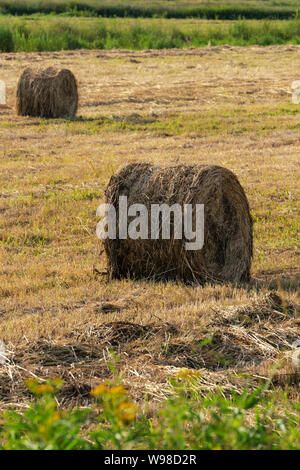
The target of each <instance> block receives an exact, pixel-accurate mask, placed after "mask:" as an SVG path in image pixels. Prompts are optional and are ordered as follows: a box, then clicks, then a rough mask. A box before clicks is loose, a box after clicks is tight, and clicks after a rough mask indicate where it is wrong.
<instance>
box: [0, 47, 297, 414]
mask: <svg viewBox="0 0 300 470" xmlns="http://www.w3.org/2000/svg"><path fill="white" fill-rule="evenodd" d="M28 65H30V66H32V67H46V66H50V65H55V66H57V67H64V68H70V69H71V70H72V71H73V72H74V74H75V75H76V77H77V79H78V85H79V93H80V107H79V110H78V114H77V118H76V119H75V120H72V121H66V120H63V119H59V120H44V119H33V118H22V117H17V116H16V112H15V109H14V101H15V93H16V85H17V80H18V77H19V75H20V73H21V71H22V69H23V68H24V67H25V66H28ZM299 70H300V46H271V47H266V48H260V47H249V48H238V47H229V46H224V47H221V46H220V47H207V48H205V49H193V48H190V49H186V50H176V49H173V50H161V51H155V50H151V51H150V50H146V51H137V52H133V51H125V50H123V51H119V50H114V51H99V50H97V51H85V50H81V51H77V52H67V51H66V52H59V53H58V52H53V53H52V52H51V53H47V52H44V53H10V54H8V53H7V54H1V56H0V79H4V80H5V82H6V84H7V103H8V105H9V106H10V108H5V107H3V108H2V109H0V170H1V171H0V257H1V258H0V262H1V272H0V298H1V300H0V340H3V341H4V342H5V345H6V348H7V356H8V359H9V361H10V362H9V363H7V364H5V365H2V366H1V365H0V409H4V408H7V407H10V406H14V407H18V406H20V407H23V406H26V404H27V403H28V400H29V399H30V394H29V392H28V390H27V388H26V386H25V385H24V379H25V378H26V377H32V376H33V377H40V378H43V377H47V376H52V377H57V376H60V377H62V378H63V379H64V386H63V388H62V390H61V395H60V400H61V401H60V403H61V404H70V403H71V404H76V403H78V404H86V403H88V401H89V399H90V398H89V397H90V395H89V392H90V390H91V388H93V387H94V386H95V385H97V384H99V383H101V381H102V380H105V379H107V378H109V377H111V375H112V372H111V369H110V368H109V367H108V365H109V363H110V362H111V361H112V354H111V351H112V350H114V351H115V352H116V353H117V356H118V358H119V362H118V364H117V366H116V367H117V370H118V372H119V373H120V374H121V376H122V379H123V383H124V384H125V385H126V387H127V388H128V390H129V393H130V394H131V396H132V397H133V399H134V400H136V401H140V402H142V401H143V399H144V397H145V394H147V396H148V400H149V403H150V407H151V406H154V407H155V406H157V405H156V403H157V402H160V401H161V400H162V399H163V398H164V397H165V396H166V395H167V394H168V387H169V385H168V379H169V378H170V377H172V376H174V375H175V374H177V373H178V371H180V370H181V369H182V368H187V369H197V370H199V371H200V373H201V376H200V382H199V391H200V393H203V394H205V393H207V391H210V390H216V389H218V387H222V389H223V391H224V393H226V392H229V391H233V390H235V391H237V392H239V391H240V390H242V389H243V388H244V387H245V386H248V387H249V388H251V387H255V386H256V385H257V384H258V383H259V382H261V381H263V382H264V381H265V380H267V378H268V377H270V375H272V374H273V379H272V385H271V386H272V387H273V388H275V389H278V390H279V391H280V390H285V391H286V392H287V393H288V397H289V399H290V400H293V401H294V400H299V368H297V367H296V365H293V362H292V360H291V354H292V353H293V351H294V350H293V349H292V344H293V342H294V341H295V340H296V339H297V338H299V330H300V328H299V327H300V319H299V305H300V302H299V296H298V293H297V291H298V288H299V271H300V270H299V251H298V252H297V243H298V239H297V229H298V231H299V174H300V173H299V163H300V159H299V157H300V106H297V105H293V104H292V103H291V93H290V86H291V82H292V81H293V80H296V79H300V75H299V74H300V72H299ZM137 161H139V162H142V161H149V162H153V163H157V164H176V163H189V164H194V163H200V164H201V163H210V164H217V165H222V166H225V167H227V168H229V169H230V170H232V171H233V172H234V173H235V174H236V175H237V176H238V178H239V180H240V182H241V184H242V185H243V187H244V189H245V191H246V194H247V197H248V199H249V203H250V207H251V213H252V216H253V220H254V259H253V267H252V281H251V283H250V284H246V285H239V286H233V285H226V286H221V285H217V286H213V285H206V286H197V285H195V286H185V285H183V284H180V283H179V284H176V283H167V284H163V283H156V284H155V283H151V282H147V281H144V282H134V281H131V280H123V281H112V282H108V281H107V278H106V276H105V268H106V260H105V255H104V253H103V250H102V245H101V242H100V241H99V240H98V239H97V237H96V233H95V231H96V224H97V221H98V219H97V217H96V209H97V207H98V205H99V204H100V203H101V202H103V201H104V189H105V186H106V184H107V183H108V180H109V178H110V176H111V175H112V174H113V173H114V172H116V171H117V170H118V169H119V168H121V167H122V166H123V165H125V164H127V163H130V162H137ZM297 256H298V257H297ZM275 366H276V367H277V368H276V371H275V372H274V367H275ZM278 407H279V402H278ZM277 411H278V410H277Z"/></svg>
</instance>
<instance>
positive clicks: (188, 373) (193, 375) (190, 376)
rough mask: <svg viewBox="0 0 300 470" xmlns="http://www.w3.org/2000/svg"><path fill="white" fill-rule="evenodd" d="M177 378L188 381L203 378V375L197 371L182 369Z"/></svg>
mask: <svg viewBox="0 0 300 470" xmlns="http://www.w3.org/2000/svg"><path fill="white" fill-rule="evenodd" d="M176 375H177V377H179V378H180V379H186V380H196V379H199V378H200V377H201V373H200V372H199V371H197V370H192V369H184V368H183V369H180V371H179V372H177V374H176Z"/></svg>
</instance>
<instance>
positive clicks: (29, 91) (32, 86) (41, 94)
mask: <svg viewBox="0 0 300 470" xmlns="http://www.w3.org/2000/svg"><path fill="white" fill-rule="evenodd" d="M77 107H78V91H77V83H76V79H75V77H74V75H73V73H72V72H71V71H70V70H67V69H62V70H57V69H55V68H53V67H49V68H47V69H46V70H42V71H34V70H32V69H31V68H27V69H25V70H24V72H23V73H22V75H21V77H20V79H19V82H18V88H17V113H18V115H19V116H33V117H43V118H73V117H74V116H75V114H76V111H77Z"/></svg>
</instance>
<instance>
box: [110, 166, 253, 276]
mask: <svg viewBox="0 0 300 470" xmlns="http://www.w3.org/2000/svg"><path fill="white" fill-rule="evenodd" d="M105 195H106V203H110V204H113V205H114V207H115V209H116V214H117V221H118V219H119V205H118V203H119V197H120V196H127V198H128V207H129V206H130V205H131V204H135V203H139V204H144V205H145V206H146V207H147V209H148V215H149V217H150V205H151V204H168V205H169V206H171V205H173V204H175V203H177V204H180V205H181V207H183V204H192V205H193V215H194V211H195V205H196V204H204V245H203V248H202V249H201V250H195V251H192V250H186V246H185V242H186V240H185V239H184V237H183V239H181V240H177V239H174V230H173V229H172V222H173V221H172V218H171V239H169V240H163V239H162V238H161V236H160V238H159V239H157V240H152V239H151V238H150V237H149V239H146V240H143V239H137V240H132V239H130V238H128V237H127V239H125V240H121V239H119V237H118V235H119V234H118V229H117V238H116V239H109V238H107V239H106V240H104V241H103V243H104V248H105V252H106V255H107V259H108V268H109V275H110V277H111V278H118V279H120V278H123V277H131V278H135V279H145V278H146V279H155V280H172V279H179V280H182V281H184V282H198V283H203V282H206V281H209V282H239V281H249V279H250V267H251V259H252V249H253V233H252V219H251V215H250V211H249V204H248V201H247V198H246V195H245V192H244V190H243V188H242V186H241V185H240V183H239V181H238V179H237V177H236V176H235V175H234V174H233V173H232V172H231V171H229V170H227V169H226V168H222V167H220V166H199V165H195V166H188V165H180V166H173V167H158V166H153V165H151V164H148V163H136V164H130V165H128V166H126V167H125V168H123V169H122V170H121V171H120V172H119V173H117V174H116V175H114V176H112V177H111V179H110V181H109V183H108V186H107V188H106V192H105ZM133 218H134V217H132V218H130V217H128V223H130V221H131V220H132V219H133ZM148 225H149V227H150V225H151V224H150V220H149V223H148Z"/></svg>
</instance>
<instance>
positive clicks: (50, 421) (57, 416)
mask: <svg viewBox="0 0 300 470" xmlns="http://www.w3.org/2000/svg"><path fill="white" fill-rule="evenodd" d="M59 420H60V414H59V413H57V412H56V413H53V414H52V415H51V416H50V417H49V418H48V419H47V421H46V425H47V426H51V424H53V423H55V422H56V421H59Z"/></svg>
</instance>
